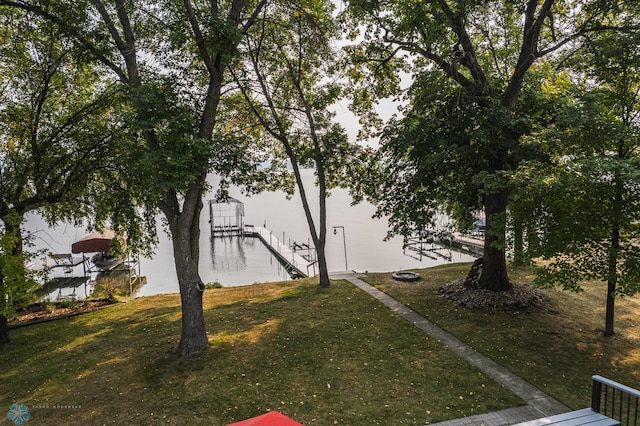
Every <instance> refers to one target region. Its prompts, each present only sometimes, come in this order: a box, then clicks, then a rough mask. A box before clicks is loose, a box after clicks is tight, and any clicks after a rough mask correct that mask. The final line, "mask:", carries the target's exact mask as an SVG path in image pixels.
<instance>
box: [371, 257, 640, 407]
mask: <svg viewBox="0 0 640 426" xmlns="http://www.w3.org/2000/svg"><path fill="white" fill-rule="evenodd" d="M468 269H469V265H468V264H459V265H444V266H441V267H436V268H431V269H428V270H421V271H418V272H420V274H421V275H422V278H423V280H422V281H420V282H418V283H417V284H405V283H398V282H396V281H393V280H392V279H391V278H390V275H389V274H370V276H369V278H366V279H365V281H367V282H369V283H370V284H372V285H375V286H376V287H378V288H379V289H381V290H383V291H384V292H386V293H388V294H390V295H391V296H393V297H394V298H396V299H398V300H399V301H401V302H403V303H405V304H406V305H408V306H410V307H411V308H412V309H413V310H415V311H417V312H419V313H420V314H422V315H423V316H425V317H426V318H428V319H430V320H431V321H433V322H434V323H436V324H437V325H439V326H440V327H441V328H443V329H445V330H447V331H449V332H450V333H452V334H454V335H456V336H457V337H459V338H460V339H462V340H463V341H465V342H466V343H468V344H470V345H471V346H473V347H474V348H476V349H477V350H479V351H480V352H482V353H484V354H485V355H487V356H488V357H490V358H492V359H493V360H494V361H497V362H498V363H500V364H502V365H503V366H505V367H506V368H508V369H510V370H512V371H513V372H515V373H516V374H518V375H520V376H521V377H523V378H524V379H526V380H528V381H529V382H530V383H532V384H534V385H536V386H537V387H539V388H540V389H542V390H544V391H545V392H547V393H548V394H550V395H552V396H553V397H555V398H557V399H558V400H560V401H562V402H564V403H565V404H566V405H568V406H570V407H572V408H574V409H579V408H585V407H587V406H589V404H590V401H591V381H590V378H591V375H592V374H600V375H602V376H605V377H608V378H610V379H613V380H616V381H619V382H621V383H623V384H626V385H627V386H631V387H633V388H636V389H640V329H639V328H638V326H639V325H640V300H639V299H638V298H637V297H636V298H626V299H620V298H618V299H617V300H616V318H615V326H616V335H615V336H612V337H604V336H603V334H602V330H604V309H605V296H606V284H604V283H598V282H590V283H584V288H585V291H584V292H583V293H582V294H579V295H578V294H575V293H570V292H563V291H561V290H555V289H551V290H544V291H543V292H544V294H545V295H546V296H547V298H548V304H547V305H546V306H545V307H544V308H543V309H541V310H539V311H538V312H534V313H487V312H481V311H475V310H469V309H465V308H462V307H458V306H456V305H454V304H452V303H450V302H446V301H444V300H442V299H441V298H440V297H439V296H438V295H437V293H436V291H437V289H438V288H439V287H440V286H441V285H442V284H445V283H447V282H450V281H452V280H454V279H457V278H464V277H465V276H466V273H467V272H468ZM510 274H511V278H512V280H513V281H514V282H518V283H527V282H530V281H531V280H532V279H533V277H534V270H533V268H516V269H512V270H511V272H510Z"/></svg>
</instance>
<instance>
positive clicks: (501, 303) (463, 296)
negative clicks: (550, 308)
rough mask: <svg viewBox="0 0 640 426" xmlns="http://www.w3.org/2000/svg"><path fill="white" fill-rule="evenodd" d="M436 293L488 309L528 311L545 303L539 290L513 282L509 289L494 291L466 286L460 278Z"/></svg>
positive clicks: (460, 303)
mask: <svg viewBox="0 0 640 426" xmlns="http://www.w3.org/2000/svg"><path fill="white" fill-rule="evenodd" d="M438 293H439V294H440V295H441V296H442V297H443V298H445V299H447V300H450V301H452V302H454V303H455V304H457V305H460V306H464V307H466V308H472V309H485V310H490V311H528V310H533V309H536V308H539V307H541V306H542V305H544V303H545V297H544V295H543V294H542V293H541V292H540V291H538V290H536V289H535V288H533V287H531V286H528V285H522V284H513V289H512V290H509V291H500V292H494V291H489V290H480V289H476V288H473V287H471V286H467V285H465V284H464V280H462V279H461V280H456V281H453V282H450V283H449V284H445V285H444V286H442V287H440V289H439V290H438Z"/></svg>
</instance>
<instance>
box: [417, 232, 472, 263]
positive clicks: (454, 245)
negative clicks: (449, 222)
mask: <svg viewBox="0 0 640 426" xmlns="http://www.w3.org/2000/svg"><path fill="white" fill-rule="evenodd" d="M407 250H409V251H412V252H415V253H417V256H418V257H416V255H410V254H407ZM451 250H455V251H457V252H462V253H466V254H469V255H471V256H478V257H481V256H482V255H483V254H484V240H483V239H480V238H473V237H470V236H467V235H463V234H461V233H459V232H454V233H452V234H449V235H448V236H445V237H436V236H435V235H434V236H431V237H429V238H425V239H422V240H420V238H418V237H413V238H409V239H408V240H407V244H406V248H405V254H407V255H408V256H410V257H414V258H416V259H420V260H421V258H422V257H428V258H430V259H434V260H436V259H438V258H443V259H445V260H448V261H451V259H452V257H451Z"/></svg>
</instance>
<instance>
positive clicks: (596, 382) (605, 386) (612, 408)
mask: <svg viewBox="0 0 640 426" xmlns="http://www.w3.org/2000/svg"><path fill="white" fill-rule="evenodd" d="M592 382H593V388H592V391H591V409H592V410H593V411H595V412H596V413H601V414H603V415H605V416H607V417H610V418H612V419H615V420H618V421H619V422H620V424H621V425H627V426H629V425H634V426H638V425H640V418H639V417H638V414H639V413H640V406H639V405H638V401H639V400H640V391H638V390H637V389H633V388H630V387H628V386H625V385H622V384H620V383H617V382H614V381H613V380H609V379H607V378H604V377H602V376H593V377H592Z"/></svg>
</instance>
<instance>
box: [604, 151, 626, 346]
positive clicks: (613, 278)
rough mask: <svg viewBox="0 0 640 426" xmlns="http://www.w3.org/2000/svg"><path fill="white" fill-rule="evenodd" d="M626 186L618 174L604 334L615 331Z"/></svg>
mask: <svg viewBox="0 0 640 426" xmlns="http://www.w3.org/2000/svg"><path fill="white" fill-rule="evenodd" d="M618 149H619V154H618V156H619V158H622V157H623V155H622V152H621V151H622V146H620V147H619V148H618ZM623 192H624V187H623V184H622V179H620V177H619V176H618V175H616V178H615V196H614V199H613V211H612V215H611V216H612V218H613V224H612V225H613V226H612V229H611V248H610V249H609V261H608V265H607V266H608V271H607V275H608V278H607V308H606V312H605V325H604V335H605V336H612V335H613V334H614V333H615V331H614V327H613V322H614V308H615V301H616V300H615V297H616V285H617V282H618V252H619V251H620V219H619V218H620V214H621V211H622V193H623Z"/></svg>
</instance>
